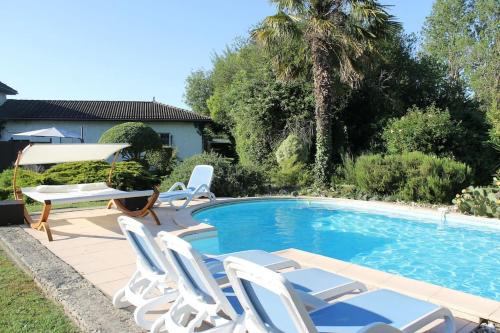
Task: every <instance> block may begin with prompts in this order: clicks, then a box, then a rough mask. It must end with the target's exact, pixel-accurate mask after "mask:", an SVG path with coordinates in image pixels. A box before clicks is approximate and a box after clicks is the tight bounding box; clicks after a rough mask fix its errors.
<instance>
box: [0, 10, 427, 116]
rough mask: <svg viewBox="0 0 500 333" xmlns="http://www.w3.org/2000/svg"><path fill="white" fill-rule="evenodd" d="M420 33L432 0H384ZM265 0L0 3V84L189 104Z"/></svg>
mask: <svg viewBox="0 0 500 333" xmlns="http://www.w3.org/2000/svg"><path fill="white" fill-rule="evenodd" d="M381 2H382V3H383V4H385V5H391V7H390V8H389V11H390V12H391V13H392V14H393V15H395V16H396V17H397V19H398V20H399V21H400V22H402V24H403V27H404V29H405V31H406V32H408V33H409V32H415V33H418V32H419V31H420V29H421V27H422V24H423V23H424V20H425V17H426V16H428V15H429V14H430V11H431V8H432V3H433V0H418V1H414V0H382V1H381ZM273 13H274V7H273V6H272V5H271V4H270V3H269V1H268V0H210V1H207V0H140V1H138V0H135V1H134V0H79V1H76V0H73V1H67V0H44V1H40V0H17V1H11V0H0V31H2V37H1V39H0V81H1V82H3V83H5V84H7V85H9V86H11V87H12V88H14V89H16V90H17V91H18V92H19V94H18V95H16V96H10V97H11V98H19V99H77V100H127V101H130V100H139V101H150V100H152V99H153V97H155V99H156V100H157V101H159V102H163V103H166V104H170V105H174V106H178V107H186V105H185V103H184V98H183V95H184V87H185V80H186V77H187V76H188V75H189V73H191V72H192V71H193V70H196V69H199V68H204V69H210V67H211V62H212V59H213V56H214V55H215V54H217V53H220V52H222V51H223V50H224V49H225V48H226V46H227V45H230V44H232V43H233V42H234V41H235V39H237V38H238V37H242V36H247V35H248V31H249V30H250V29H251V28H252V27H253V26H255V24H257V23H258V22H259V21H260V20H262V19H263V18H264V17H265V16H267V15H271V14H273Z"/></svg>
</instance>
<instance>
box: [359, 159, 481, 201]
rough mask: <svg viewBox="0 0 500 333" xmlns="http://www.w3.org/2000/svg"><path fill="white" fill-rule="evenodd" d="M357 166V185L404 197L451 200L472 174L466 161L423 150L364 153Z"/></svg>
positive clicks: (372, 191) (412, 199)
mask: <svg viewBox="0 0 500 333" xmlns="http://www.w3.org/2000/svg"><path fill="white" fill-rule="evenodd" d="M354 169H355V175H356V184H355V185H356V186H357V187H358V188H359V189H360V190H361V191H364V192H366V193H368V194H370V195H382V196H387V195H389V196H394V197H395V198H398V199H400V200H404V201H422V202H431V203H446V202H450V200H451V199H452V198H453V196H454V194H455V193H456V192H457V191H458V190H459V189H460V188H462V187H463V186H464V184H467V183H468V182H469V181H470V178H471V170H470V168H469V167H468V166H467V165H465V164H463V163H460V162H457V161H454V160H453V159H451V158H439V157H435V156H432V155H425V154H423V153H420V152H412V153H404V154H401V155H386V156H382V155H363V156H361V157H359V158H358V159H357V160H356V163H355V166H354Z"/></svg>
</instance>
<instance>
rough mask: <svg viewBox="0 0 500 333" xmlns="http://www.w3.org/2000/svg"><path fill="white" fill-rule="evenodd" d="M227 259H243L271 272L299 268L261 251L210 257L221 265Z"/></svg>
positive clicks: (294, 263)
mask: <svg viewBox="0 0 500 333" xmlns="http://www.w3.org/2000/svg"><path fill="white" fill-rule="evenodd" d="M227 257H237V258H241V259H245V260H248V261H251V262H253V263H256V264H257V265H260V266H265V267H267V268H269V269H272V270H279V269H285V268H291V267H299V264H298V263H297V262H295V261H293V260H291V259H288V258H284V257H280V256H278V255H276V254H272V253H269V252H266V251H262V250H248V251H239V252H232V253H227V254H223V255H219V256H214V257H212V259H215V260H218V261H220V262H221V263H222V262H223V261H224V259H226V258H227Z"/></svg>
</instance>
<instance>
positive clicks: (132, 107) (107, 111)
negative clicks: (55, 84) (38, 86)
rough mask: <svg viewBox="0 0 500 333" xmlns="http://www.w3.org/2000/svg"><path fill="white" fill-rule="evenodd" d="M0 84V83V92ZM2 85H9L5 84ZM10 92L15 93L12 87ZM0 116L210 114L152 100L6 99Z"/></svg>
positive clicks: (182, 117)
mask: <svg viewBox="0 0 500 333" xmlns="http://www.w3.org/2000/svg"><path fill="white" fill-rule="evenodd" d="M4 86H5V85H4ZM1 87H2V86H1V85H0V91H1ZM5 87H7V88H9V87H8V86H5ZM9 89H12V88H9ZM12 91H14V92H15V93H17V92H16V91H15V90H13V89H12ZM0 119H4V120H34V119H37V120H129V121H155V120H156V121H158V120H159V121H188V122H209V121H210V118H209V117H206V116H203V115H200V114H197V113H195V112H192V111H188V110H185V109H181V108H177V107H175V106H171V105H167V104H163V103H158V102H154V101H153V102H141V101H65V100H24V99H8V100H7V101H6V102H5V103H4V104H2V105H1V106H0Z"/></svg>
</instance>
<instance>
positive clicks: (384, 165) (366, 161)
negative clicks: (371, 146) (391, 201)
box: [354, 155, 403, 195]
mask: <svg viewBox="0 0 500 333" xmlns="http://www.w3.org/2000/svg"><path fill="white" fill-rule="evenodd" d="M354 173H355V179H356V185H357V186H358V187H359V188H360V189H361V190H363V191H366V192H368V193H371V194H381V195H383V194H392V193H394V192H397V191H398V189H399V187H400V186H401V183H402V181H403V170H402V164H401V159H400V156H398V155H387V156H385V157H384V156H382V155H362V156H360V157H359V158H358V159H357V160H356V163H355V166H354Z"/></svg>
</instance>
